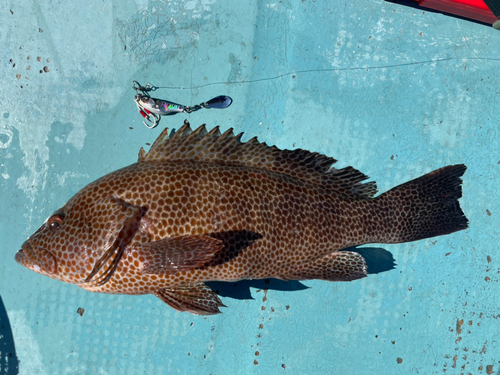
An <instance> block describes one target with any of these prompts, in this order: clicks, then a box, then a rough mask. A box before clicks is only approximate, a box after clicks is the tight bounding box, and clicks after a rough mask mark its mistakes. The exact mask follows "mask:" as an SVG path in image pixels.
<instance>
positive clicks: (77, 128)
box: [66, 116, 87, 151]
mask: <svg viewBox="0 0 500 375" xmlns="http://www.w3.org/2000/svg"><path fill="white" fill-rule="evenodd" d="M82 117H83V116H82ZM83 124H84V119H83V118H82V119H80V121H77V122H74V123H73V130H72V131H71V133H69V135H68V139H67V140H66V143H71V144H72V145H73V146H74V147H75V148H76V149H77V150H78V151H81V150H82V148H83V145H84V143H85V137H86V136H87V132H86V131H85V126H84V125H83Z"/></svg>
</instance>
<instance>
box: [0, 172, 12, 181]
mask: <svg viewBox="0 0 500 375" xmlns="http://www.w3.org/2000/svg"><path fill="white" fill-rule="evenodd" d="M2 177H3V178H5V179H6V180H8V179H9V178H10V176H9V175H8V174H7V173H2Z"/></svg>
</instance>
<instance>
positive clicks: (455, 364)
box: [451, 354, 458, 368]
mask: <svg viewBox="0 0 500 375" xmlns="http://www.w3.org/2000/svg"><path fill="white" fill-rule="evenodd" d="M457 358H458V356H457V355H456V354H455V355H454V356H453V364H452V365H451V367H453V368H456V367H457Z"/></svg>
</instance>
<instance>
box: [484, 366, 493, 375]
mask: <svg viewBox="0 0 500 375" xmlns="http://www.w3.org/2000/svg"><path fill="white" fill-rule="evenodd" d="M486 373H487V374H488V375H491V374H493V365H488V366H486Z"/></svg>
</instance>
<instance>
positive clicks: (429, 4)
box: [414, 0, 498, 24]
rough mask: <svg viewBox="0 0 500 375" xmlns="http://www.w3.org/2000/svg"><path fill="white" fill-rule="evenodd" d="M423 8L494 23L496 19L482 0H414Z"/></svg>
mask: <svg viewBox="0 0 500 375" xmlns="http://www.w3.org/2000/svg"><path fill="white" fill-rule="evenodd" d="M414 1H417V2H418V5H421V6H423V7H425V8H430V9H435V10H439V11H441V12H446V13H451V14H455V15H457V16H460V17H465V18H471V19H473V20H476V21H480V22H485V23H490V24H492V23H494V22H495V21H496V20H498V17H496V16H495V15H494V14H493V12H492V11H491V10H490V8H488V6H487V5H486V4H485V3H484V1H482V0H414Z"/></svg>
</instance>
